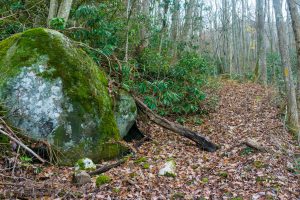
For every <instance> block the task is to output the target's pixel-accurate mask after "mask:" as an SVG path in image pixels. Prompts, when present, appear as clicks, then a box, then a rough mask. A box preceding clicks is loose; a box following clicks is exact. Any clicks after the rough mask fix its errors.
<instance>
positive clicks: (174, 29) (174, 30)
mask: <svg viewBox="0 0 300 200" xmlns="http://www.w3.org/2000/svg"><path fill="white" fill-rule="evenodd" d="M179 11H180V4H179V0H174V2H173V13H172V24H171V39H172V42H173V45H172V54H173V58H174V59H176V57H177V40H178V25H179Z"/></svg>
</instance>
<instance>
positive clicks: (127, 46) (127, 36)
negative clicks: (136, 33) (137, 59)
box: [124, 0, 130, 63]
mask: <svg viewBox="0 0 300 200" xmlns="http://www.w3.org/2000/svg"><path fill="white" fill-rule="evenodd" d="M129 11H130V0H127V8H126V17H127V26H126V43H125V57H124V61H125V63H127V62H128V48H129Z"/></svg>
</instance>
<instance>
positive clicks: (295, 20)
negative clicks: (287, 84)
mask: <svg viewBox="0 0 300 200" xmlns="http://www.w3.org/2000/svg"><path fill="white" fill-rule="evenodd" d="M287 3H288V6H289V10H290V15H291V19H292V26H293V31H294V36H295V42H296V49H297V75H298V79H297V80H298V81H297V100H298V109H299V107H300V21H299V20H300V16H299V12H298V8H297V5H296V2H295V0H287Z"/></svg>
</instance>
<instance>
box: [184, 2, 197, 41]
mask: <svg viewBox="0 0 300 200" xmlns="http://www.w3.org/2000/svg"><path fill="white" fill-rule="evenodd" d="M194 5H195V0H189V3H188V5H187V9H186V13H185V21H184V25H183V31H182V35H181V41H182V42H183V43H184V44H185V45H187V42H188V40H189V34H190V30H191V26H192V16H193V8H194Z"/></svg>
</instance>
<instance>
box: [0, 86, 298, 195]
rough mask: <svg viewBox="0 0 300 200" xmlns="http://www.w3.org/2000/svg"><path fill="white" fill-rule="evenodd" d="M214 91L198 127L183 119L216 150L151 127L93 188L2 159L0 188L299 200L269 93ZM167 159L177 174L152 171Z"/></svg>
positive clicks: (285, 137) (289, 141)
mask: <svg viewBox="0 0 300 200" xmlns="http://www.w3.org/2000/svg"><path fill="white" fill-rule="evenodd" d="M219 96H220V102H219V106H218V108H217V109H216V111H215V112H214V113H211V114H210V115H209V116H207V117H206V119H204V120H203V121H204V122H203V124H202V125H199V126H196V125H191V124H190V125H188V124H186V125H187V126H189V127H190V128H191V129H193V130H195V131H198V132H200V133H202V134H203V135H205V136H207V137H208V138H209V139H210V140H212V141H213V142H215V143H216V144H218V145H220V147H221V148H220V149H219V150H218V151H216V152H214V153H209V152H205V151H201V150H200V149H198V148H197V147H196V146H195V145H194V144H193V143H192V142H190V141H189V140H186V139H184V138H182V137H180V136H177V135H176V134H174V133H171V132H169V131H166V130H164V129H162V128H160V127H158V126H155V125H152V126H151V127H150V128H149V132H148V133H149V134H150V135H151V136H152V138H153V140H152V141H149V142H146V143H144V144H143V145H142V146H141V147H140V148H139V149H138V151H137V155H136V156H137V157H136V158H134V159H133V158H132V159H130V160H128V161H127V162H126V163H125V164H123V165H121V166H119V167H116V168H114V169H111V170H110V171H109V172H106V173H105V174H106V175H108V176H110V177H111V178H112V181H111V182H110V183H109V184H105V185H102V186H100V187H96V186H95V177H93V182H92V183H89V184H86V185H84V186H81V187H77V186H75V185H74V184H72V182H71V179H72V173H73V169H72V168H66V167H63V168H58V167H55V166H50V167H42V171H41V172H40V173H38V174H37V175H34V173H33V172H30V171H34V169H36V168H37V167H36V166H34V167H32V166H29V167H27V170H26V169H24V167H23V168H20V169H18V170H16V171H15V172H14V175H12V172H11V171H9V170H7V169H3V168H2V167H3V166H4V163H3V161H0V166H1V169H3V170H1V171H2V172H1V175H0V194H1V193H2V194H4V192H8V191H11V194H12V193H14V194H17V193H19V194H20V195H21V194H24V192H25V193H30V194H31V195H37V196H39V195H40V194H41V193H43V195H44V196H45V197H47V196H48V197H49V198H50V197H51V196H52V197H54V196H55V195H60V196H61V195H63V196H64V197H65V198H70V199H75V198H84V199H235V200H239V199H289V200H290V199H300V187H299V185H300V179H299V178H300V175H299V167H300V166H299V164H300V163H298V165H297V166H296V164H295V160H296V156H300V149H299V147H297V144H296V140H294V139H293V138H292V136H291V135H290V134H289V133H288V132H287V131H286V129H285V127H284V124H283V122H282V120H281V118H280V113H279V108H278V107H277V106H276V104H277V103H276V101H277V98H276V94H275V92H274V91H273V90H272V89H270V88H267V89H266V88H263V87H262V86H260V85H257V84H253V83H237V82H235V81H224V83H223V85H222V87H221V89H220V91H219ZM247 138H251V139H255V140H257V141H258V142H259V143H261V144H262V145H263V146H264V147H265V148H266V149H267V152H260V151H257V150H254V149H251V148H249V147H247V146H245V145H243V141H244V140H245V139H247ZM141 158H143V159H141ZM169 158H173V159H174V160H175V162H176V174H177V176H176V177H164V176H158V171H159V169H160V168H161V167H162V165H163V164H164V163H165V162H166V160H167V159H169ZM137 160H139V161H141V162H137ZM298 162H299V161H298ZM103 164H107V163H103ZM293 166H294V167H295V166H296V167H298V169H294V170H293V169H292V168H293ZM31 168H32V169H31ZM29 169H31V170H29ZM297 172H298V173H297ZM12 191H14V192H12ZM22 192H23V193H22ZM6 195H8V193H6ZM24 196H25V195H24ZM0 199H1V197H0Z"/></svg>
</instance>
